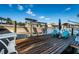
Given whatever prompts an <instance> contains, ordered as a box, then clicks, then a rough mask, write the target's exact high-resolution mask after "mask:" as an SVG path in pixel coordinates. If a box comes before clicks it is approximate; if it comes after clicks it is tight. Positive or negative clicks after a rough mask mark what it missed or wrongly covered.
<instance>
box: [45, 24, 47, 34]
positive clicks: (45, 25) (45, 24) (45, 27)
mask: <svg viewBox="0 0 79 59" xmlns="http://www.w3.org/2000/svg"><path fill="white" fill-rule="evenodd" d="M45 30H46V35H47V23H45Z"/></svg>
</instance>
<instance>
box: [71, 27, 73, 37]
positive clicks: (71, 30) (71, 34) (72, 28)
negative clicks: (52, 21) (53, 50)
mask: <svg viewBox="0 0 79 59" xmlns="http://www.w3.org/2000/svg"><path fill="white" fill-rule="evenodd" d="M71 35H72V36H73V28H72V30H71Z"/></svg>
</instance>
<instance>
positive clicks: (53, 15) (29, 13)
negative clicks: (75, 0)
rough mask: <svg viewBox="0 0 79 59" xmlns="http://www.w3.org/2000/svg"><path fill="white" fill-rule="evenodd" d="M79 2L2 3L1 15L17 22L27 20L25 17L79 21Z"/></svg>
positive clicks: (45, 20)
mask: <svg viewBox="0 0 79 59" xmlns="http://www.w3.org/2000/svg"><path fill="white" fill-rule="evenodd" d="M78 13H79V5H78V4H0V17H4V18H7V17H9V18H11V19H12V20H16V21H17V22H25V18H28V17H30V18H33V19H36V20H38V21H40V22H46V23H56V24H57V23H58V20H59V19H61V22H62V23H65V22H68V20H72V21H76V22H79V18H78V17H77V14H78Z"/></svg>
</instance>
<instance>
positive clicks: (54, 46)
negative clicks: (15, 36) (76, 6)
mask: <svg viewBox="0 0 79 59" xmlns="http://www.w3.org/2000/svg"><path fill="white" fill-rule="evenodd" d="M46 37H47V36H46ZM34 38H35V37H34ZM48 38H49V39H48ZM33 40H34V41H35V40H37V41H36V42H32V43H29V44H26V43H28V42H24V43H22V44H24V45H22V44H21V45H22V46H20V47H19V48H17V47H18V46H19V45H17V47H16V49H17V50H18V53H20V54H53V53H58V54H59V53H62V52H63V51H64V50H65V49H66V48H67V47H68V46H69V45H70V43H71V42H72V41H73V37H70V38H68V39H57V38H51V36H49V37H47V38H44V37H43V36H42V37H41V36H40V37H39V38H36V39H33Z"/></svg>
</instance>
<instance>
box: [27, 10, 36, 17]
mask: <svg viewBox="0 0 79 59" xmlns="http://www.w3.org/2000/svg"><path fill="white" fill-rule="evenodd" d="M26 13H27V14H29V15H31V16H36V14H34V13H33V12H32V10H31V9H28V10H27V12H26Z"/></svg>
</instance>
